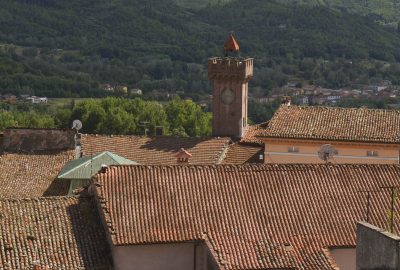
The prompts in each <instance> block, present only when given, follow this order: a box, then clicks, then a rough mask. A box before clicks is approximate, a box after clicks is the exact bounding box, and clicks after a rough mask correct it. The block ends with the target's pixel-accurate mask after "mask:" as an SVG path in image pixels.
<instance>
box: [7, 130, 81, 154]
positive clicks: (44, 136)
mask: <svg viewBox="0 0 400 270" xmlns="http://www.w3.org/2000/svg"><path fill="white" fill-rule="evenodd" d="M75 133H76V132H75V130H73V129H29V128H9V129H6V130H5V131H4V135H3V151H6V152H34V151H54V150H66V149H71V150H73V149H75Z"/></svg>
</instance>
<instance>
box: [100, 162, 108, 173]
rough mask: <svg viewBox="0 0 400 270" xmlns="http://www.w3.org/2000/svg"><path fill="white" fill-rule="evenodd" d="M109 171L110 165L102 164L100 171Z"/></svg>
mask: <svg viewBox="0 0 400 270" xmlns="http://www.w3.org/2000/svg"><path fill="white" fill-rule="evenodd" d="M107 171H108V166H107V165H106V164H102V165H101V169H100V172H101V173H106V172H107Z"/></svg>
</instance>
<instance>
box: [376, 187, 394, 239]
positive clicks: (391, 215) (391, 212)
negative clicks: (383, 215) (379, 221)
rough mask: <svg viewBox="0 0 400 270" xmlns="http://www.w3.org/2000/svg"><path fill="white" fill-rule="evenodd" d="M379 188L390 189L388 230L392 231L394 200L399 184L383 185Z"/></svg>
mask: <svg viewBox="0 0 400 270" xmlns="http://www.w3.org/2000/svg"><path fill="white" fill-rule="evenodd" d="M380 188H381V189H388V190H390V216H389V218H390V225H389V227H390V232H391V233H393V227H394V215H395V214H394V204H395V201H396V200H397V192H398V190H399V186H383V187H380Z"/></svg>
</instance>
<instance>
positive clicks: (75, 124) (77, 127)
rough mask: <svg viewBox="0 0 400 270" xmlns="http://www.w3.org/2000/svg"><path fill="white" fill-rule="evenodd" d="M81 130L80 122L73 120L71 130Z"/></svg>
mask: <svg viewBox="0 0 400 270" xmlns="http://www.w3.org/2000/svg"><path fill="white" fill-rule="evenodd" d="M81 128H82V122H81V121H79V120H74V122H72V129H76V130H80V129H81Z"/></svg>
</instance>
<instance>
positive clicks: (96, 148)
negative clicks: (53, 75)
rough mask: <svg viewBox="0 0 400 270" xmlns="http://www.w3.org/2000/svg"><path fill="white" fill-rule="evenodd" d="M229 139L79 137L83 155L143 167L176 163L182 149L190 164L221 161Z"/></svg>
mask: <svg viewBox="0 0 400 270" xmlns="http://www.w3.org/2000/svg"><path fill="white" fill-rule="evenodd" d="M229 142H230V139H229V138H209V139H201V138H181V137H167V136H162V137H153V138H152V137H144V136H116V135H114V136H109V135H85V134H82V137H81V144H82V150H83V155H84V156H90V155H91V154H93V155H95V154H98V153H100V152H103V151H110V152H113V153H115V154H117V155H120V156H122V157H125V158H127V159H130V160H132V161H136V162H138V163H140V164H146V165H156V164H163V165H174V164H177V163H178V162H177V158H176V154H177V153H178V152H179V150H180V149H181V148H184V149H185V150H186V151H188V152H189V153H190V154H191V155H192V157H191V158H190V159H189V163H190V164H197V165H201V164H217V163H219V162H221V160H222V158H223V156H224V153H225V151H226V148H227V147H228V144H229Z"/></svg>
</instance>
